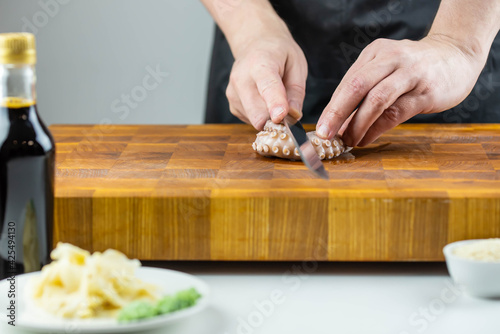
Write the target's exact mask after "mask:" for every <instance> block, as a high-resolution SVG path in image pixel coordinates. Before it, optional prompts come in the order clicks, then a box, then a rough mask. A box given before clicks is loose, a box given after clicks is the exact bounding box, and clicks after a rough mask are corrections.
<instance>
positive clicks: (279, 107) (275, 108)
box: [252, 66, 289, 123]
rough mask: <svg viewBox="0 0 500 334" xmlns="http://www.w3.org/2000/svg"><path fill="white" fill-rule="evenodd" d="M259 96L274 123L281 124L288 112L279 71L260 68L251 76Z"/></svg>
mask: <svg viewBox="0 0 500 334" xmlns="http://www.w3.org/2000/svg"><path fill="white" fill-rule="evenodd" d="M252 78H253V80H254V81H255V84H256V86H257V91H258V93H259V95H260V96H261V97H262V99H263V100H264V102H265V104H266V106H267V110H268V112H269V115H270V116H271V119H272V121H273V122H275V123H279V122H281V120H283V118H284V117H285V116H286V115H287V113H288V111H289V106H288V99H287V92H286V89H285V86H284V84H283V81H282V78H281V75H280V73H279V71H277V70H273V69H272V68H268V67H264V66H260V67H259V68H258V69H256V70H255V71H254V73H253V76H252Z"/></svg>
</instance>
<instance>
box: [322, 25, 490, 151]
mask: <svg viewBox="0 0 500 334" xmlns="http://www.w3.org/2000/svg"><path fill="white" fill-rule="evenodd" d="M483 65H484V62H483V60H482V59H479V57H475V55H474V53H473V52H471V51H470V50H467V49H463V48H462V47H461V46H460V45H457V43H455V42H454V41H453V40H452V39H450V38H447V37H445V36H439V35H435V36H432V35H430V36H427V37H426V38H424V39H422V40H420V41H409V40H403V41H393V40H386V39H379V40H376V41H374V42H373V43H372V44H370V45H369V46H368V47H366V48H365V49H364V50H363V52H362V53H361V55H360V56H359V58H358V60H357V61H356V62H355V63H354V64H353V65H352V67H351V68H350V69H349V71H348V72H347V73H346V75H345V76H344V78H343V80H342V81H341V83H340V84H339V86H338V87H337V89H336V90H335V92H334V93H333V96H332V98H331V100H330V103H329V104H328V105H327V106H326V108H325V110H324V111H323V114H322V115H321V117H320V119H319V121H318V125H317V133H318V135H319V136H320V137H323V138H327V137H328V138H330V137H332V136H333V135H334V134H336V133H337V132H339V133H341V134H342V133H343V140H344V142H345V143H346V145H348V146H352V147H354V146H364V145H367V144H370V143H371V142H373V141H374V140H376V139H377V138H378V137H379V136H380V135H381V134H382V133H384V132H385V131H387V130H389V129H391V128H393V127H395V126H396V125H398V124H400V123H402V122H404V121H406V120H408V119H410V118H411V117H413V116H415V115H417V114H428V113H437V112H441V111H444V110H447V109H449V108H452V107H454V106H456V105H457V104H459V103H460V102H461V101H463V100H464V99H465V98H466V97H467V95H468V94H469V93H470V91H471V90H472V88H473V87H474V84H475V82H476V81H477V78H478V76H479V74H480V72H481V69H482V67H483ZM359 104H360V105H359ZM358 105H359V108H358V109H357V111H356V112H355V113H354V114H353V115H352V117H350V118H349V116H350V115H351V113H353V111H354V110H355V109H356V107H357V106H358Z"/></svg>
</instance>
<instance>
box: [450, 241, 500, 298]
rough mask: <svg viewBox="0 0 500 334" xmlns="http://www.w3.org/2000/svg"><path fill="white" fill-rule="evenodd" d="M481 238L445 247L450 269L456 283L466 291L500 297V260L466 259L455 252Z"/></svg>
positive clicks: (477, 295) (485, 296) (478, 295)
mask: <svg viewBox="0 0 500 334" xmlns="http://www.w3.org/2000/svg"><path fill="white" fill-rule="evenodd" d="M481 240H484V239H479V240H464V241H457V242H453V243H451V244H448V245H446V246H445V247H444V248H443V253H444V257H445V258H446V265H447V267H448V271H449V273H450V275H451V277H452V278H453V280H454V281H455V283H457V284H459V285H462V286H463V287H464V289H465V291H466V292H467V293H468V294H470V295H473V296H476V297H482V298H500V262H487V261H479V260H473V259H466V258H462V257H459V256H457V255H455V254H453V251H454V249H455V248H456V247H459V246H463V245H466V244H470V243H473V242H478V241H481Z"/></svg>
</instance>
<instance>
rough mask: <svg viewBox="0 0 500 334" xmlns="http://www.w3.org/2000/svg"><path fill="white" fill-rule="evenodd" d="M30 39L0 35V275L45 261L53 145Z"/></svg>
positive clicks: (38, 266) (49, 229) (36, 267)
mask: <svg viewBox="0 0 500 334" xmlns="http://www.w3.org/2000/svg"><path fill="white" fill-rule="evenodd" d="M35 59H36V53H35V39H34V36H33V35H31V34H0V232H1V236H0V278H1V279H3V278H7V277H11V276H15V275H18V274H22V273H27V272H32V271H37V270H40V269H41V267H42V266H43V265H45V264H47V263H48V262H49V260H50V258H49V255H50V249H51V248H52V232H53V210H54V168H55V145H54V140H53V138H52V135H51V134H50V132H49V130H48V129H47V127H46V126H45V125H44V124H43V122H42V120H41V119H40V117H39V116H38V112H37V107H36V93H35V81H36V76H35Z"/></svg>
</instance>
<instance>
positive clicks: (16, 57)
mask: <svg viewBox="0 0 500 334" xmlns="http://www.w3.org/2000/svg"><path fill="white" fill-rule="evenodd" d="M0 64H27V65H34V64H36V48H35V35H33V34H30V33H6V34H0Z"/></svg>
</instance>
